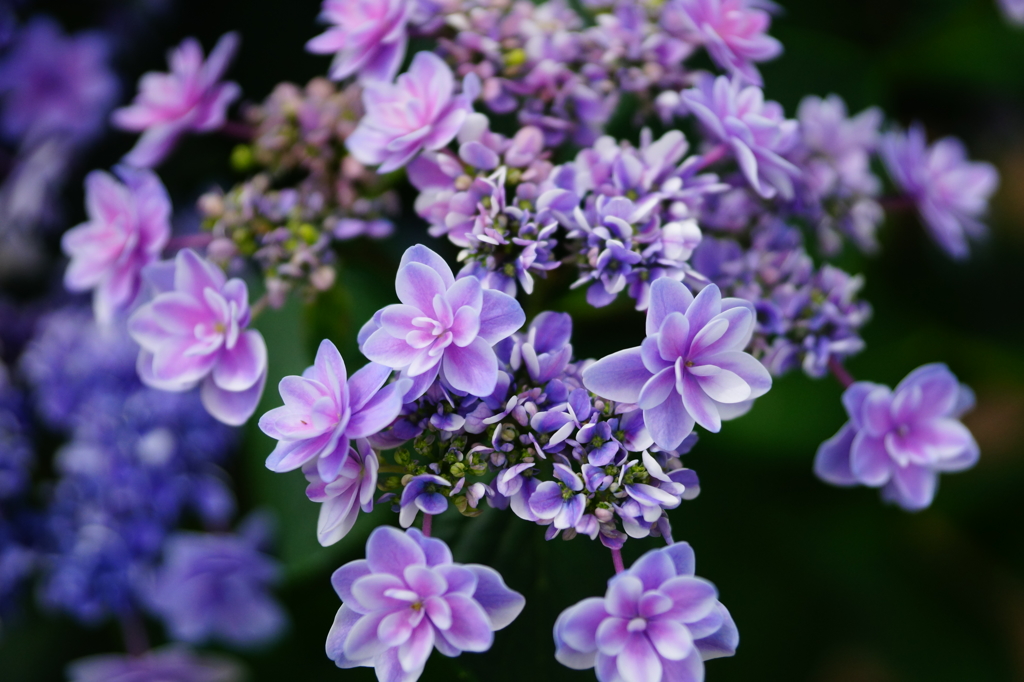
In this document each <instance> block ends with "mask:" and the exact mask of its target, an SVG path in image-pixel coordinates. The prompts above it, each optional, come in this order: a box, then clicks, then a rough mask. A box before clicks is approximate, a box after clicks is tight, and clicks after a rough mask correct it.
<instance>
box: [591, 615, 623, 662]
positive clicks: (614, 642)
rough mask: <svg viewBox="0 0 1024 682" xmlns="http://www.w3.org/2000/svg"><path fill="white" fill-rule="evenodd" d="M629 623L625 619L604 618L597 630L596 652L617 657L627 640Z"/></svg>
mask: <svg viewBox="0 0 1024 682" xmlns="http://www.w3.org/2000/svg"><path fill="white" fill-rule="evenodd" d="M628 623H629V621H628V620H627V619H625V618H615V617H611V618H605V619H604V620H603V621H602V622H601V625H600V626H599V627H598V628H597V636H596V637H595V638H594V639H595V641H596V642H597V650H598V651H600V652H601V653H602V654H606V655H608V656H618V655H619V653H621V652H622V649H623V648H624V647H625V646H626V640H627V639H629V630H628V629H627V626H628Z"/></svg>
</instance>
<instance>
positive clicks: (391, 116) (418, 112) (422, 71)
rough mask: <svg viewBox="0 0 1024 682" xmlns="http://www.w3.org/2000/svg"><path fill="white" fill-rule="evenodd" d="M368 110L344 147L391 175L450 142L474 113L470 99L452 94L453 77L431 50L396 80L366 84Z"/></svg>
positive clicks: (356, 156) (364, 101)
mask: <svg viewBox="0 0 1024 682" xmlns="http://www.w3.org/2000/svg"><path fill="white" fill-rule="evenodd" d="M363 106H364V107H365V109H366V114H365V116H363V119H362V120H361V121H360V122H359V126H358V127H357V128H356V130H355V132H353V133H352V135H351V136H350V137H349V138H348V140H347V141H346V145H347V146H348V149H349V151H350V152H352V155H353V156H354V157H355V158H356V159H358V160H359V161H360V163H363V164H366V165H369V166H376V165H379V166H380V167H379V168H378V169H377V172H378V173H389V172H391V171H393V170H396V169H398V168H401V167H402V166H405V165H406V164H407V163H409V161H411V160H412V159H413V157H415V156H416V154H418V153H419V152H420V151H421V150H424V149H426V150H428V151H433V150H437V149H440V148H441V147H444V146H445V145H446V144H448V143H449V142H451V141H452V140H453V139H454V138H455V135H456V133H458V132H459V128H460V127H461V126H462V123H463V121H465V120H466V116H467V115H469V113H470V111H472V107H471V106H470V100H469V97H467V96H466V95H464V94H463V95H457V94H455V77H454V76H453V75H452V71H451V69H450V68H448V65H447V64H445V63H444V61H443V60H442V59H441V58H440V57H438V56H437V55H436V54H434V53H432V52H418V53H416V56H415V57H414V58H413V60H412V65H410V66H409V70H408V71H407V72H406V73H403V74H402V75H401V76H399V77H398V81H397V82H396V83H394V84H392V83H386V82H374V83H369V84H367V85H366V86H365V89H364V91H363Z"/></svg>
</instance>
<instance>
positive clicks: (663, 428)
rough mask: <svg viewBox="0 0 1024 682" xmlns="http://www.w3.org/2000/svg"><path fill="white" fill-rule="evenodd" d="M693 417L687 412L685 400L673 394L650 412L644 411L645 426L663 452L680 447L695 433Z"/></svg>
mask: <svg viewBox="0 0 1024 682" xmlns="http://www.w3.org/2000/svg"><path fill="white" fill-rule="evenodd" d="M693 424H694V420H693V417H692V416H691V415H690V413H689V412H687V411H686V408H685V406H684V405H683V400H682V398H680V396H679V394H678V393H675V392H673V393H672V395H670V396H669V398H668V400H666V401H665V402H663V403H662V404H661V405H659V406H657V407H655V408H652V409H650V410H644V425H645V426H646V427H647V431H648V432H649V433H650V434H651V438H652V439H654V442H655V444H656V445H657V446H658V447H659V448H661V449H662V450H666V451H671V450H675V449H676V448H678V447H679V445H680V444H681V443H682V442H683V439H685V438H686V437H687V436H689V435H690V433H692V432H693Z"/></svg>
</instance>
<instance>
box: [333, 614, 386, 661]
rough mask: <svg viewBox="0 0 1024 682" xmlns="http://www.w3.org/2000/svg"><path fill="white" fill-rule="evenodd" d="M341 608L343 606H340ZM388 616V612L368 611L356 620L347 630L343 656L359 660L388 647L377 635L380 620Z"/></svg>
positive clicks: (372, 655) (371, 656) (370, 656)
mask: <svg viewBox="0 0 1024 682" xmlns="http://www.w3.org/2000/svg"><path fill="white" fill-rule="evenodd" d="M342 608H345V607H344V606H342ZM387 616H388V612H387V611H384V612H376V613H368V614H366V615H365V616H362V617H361V618H360V619H359V620H358V621H356V622H355V623H354V624H353V625H352V627H351V629H350V630H349V633H348V637H346V638H345V642H344V648H343V651H344V654H345V657H346V658H348V659H350V660H353V661H359V660H364V659H367V658H373V657H374V656H376V655H377V654H379V653H381V652H383V651H384V650H385V649H387V648H388V645H387V644H385V643H384V642H383V641H381V638H380V637H379V636H378V634H377V632H378V628H380V624H381V621H382V620H384V618H386V617H387Z"/></svg>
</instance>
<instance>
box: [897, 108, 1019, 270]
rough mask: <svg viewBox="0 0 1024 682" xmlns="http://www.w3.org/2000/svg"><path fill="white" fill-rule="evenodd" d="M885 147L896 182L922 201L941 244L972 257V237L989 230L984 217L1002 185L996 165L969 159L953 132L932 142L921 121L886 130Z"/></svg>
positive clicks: (952, 253) (920, 206)
mask: <svg viewBox="0 0 1024 682" xmlns="http://www.w3.org/2000/svg"><path fill="white" fill-rule="evenodd" d="M881 152H882V159H883V160H884V161H885V165H886V167H887V168H888V169H889V174H890V176H891V177H892V179H893V182H895V183H896V186H897V187H898V188H899V189H901V190H902V191H904V192H906V193H907V194H908V195H909V196H910V197H911V198H912V199H913V200H914V202H915V203H916V204H917V210H918V211H920V213H921V217H922V218H923V219H924V223H925V226H926V227H927V228H928V230H929V231H930V232H931V233H932V237H933V238H934V239H935V241H937V242H938V243H939V246H941V247H942V248H943V249H945V251H946V252H947V253H948V254H949V255H950V256H952V257H953V258H956V259H963V258H966V257H967V254H968V246H967V238H968V237H980V236H981V235H983V234H984V233H985V225H984V224H982V223H981V222H980V220H979V218H981V217H983V216H984V214H985V213H986V212H987V210H988V201H989V197H991V196H992V193H993V192H995V190H996V187H997V186H998V185H999V174H998V172H997V171H996V169H995V167H994V166H993V165H992V164H989V163H981V162H972V161H969V160H968V159H967V151H966V150H965V149H964V146H963V143H961V142H960V141H959V140H957V139H955V138H952V137H946V138H943V139H941V140H939V141H938V142H935V143H934V144H933V145H931V146H928V143H927V140H926V138H925V131H924V127H923V126H921V125H919V124H918V125H913V126H911V127H910V129H909V130H908V131H907V132H906V133H901V132H892V133H889V134H888V135H886V136H885V137H884V138H883V139H882V149H881Z"/></svg>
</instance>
